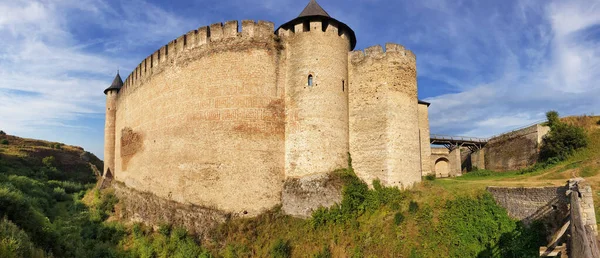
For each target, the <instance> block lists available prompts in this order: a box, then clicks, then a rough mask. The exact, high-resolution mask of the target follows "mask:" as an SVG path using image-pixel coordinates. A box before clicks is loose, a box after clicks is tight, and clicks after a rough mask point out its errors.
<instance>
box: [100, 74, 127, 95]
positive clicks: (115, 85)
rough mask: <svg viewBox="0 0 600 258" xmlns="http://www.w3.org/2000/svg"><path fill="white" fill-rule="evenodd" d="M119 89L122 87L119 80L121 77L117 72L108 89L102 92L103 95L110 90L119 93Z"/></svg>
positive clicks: (121, 82)
mask: <svg viewBox="0 0 600 258" xmlns="http://www.w3.org/2000/svg"><path fill="white" fill-rule="evenodd" d="M121 87H123V80H122V79H121V75H119V72H117V76H115V79H114V80H113V82H112V84H111V85H110V87H108V88H106V90H104V94H106V93H107V92H108V91H111V90H117V91H119V90H120V89H121Z"/></svg>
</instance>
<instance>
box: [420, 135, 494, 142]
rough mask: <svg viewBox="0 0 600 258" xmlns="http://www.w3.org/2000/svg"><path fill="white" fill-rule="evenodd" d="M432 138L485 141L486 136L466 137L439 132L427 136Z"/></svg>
mask: <svg viewBox="0 0 600 258" xmlns="http://www.w3.org/2000/svg"><path fill="white" fill-rule="evenodd" d="M429 138H431V139H432V140H440V141H461V142H477V143H486V142H487V141H488V140H489V139H488V138H479V137H468V136H451V135H441V134H432V135H430V136H429Z"/></svg>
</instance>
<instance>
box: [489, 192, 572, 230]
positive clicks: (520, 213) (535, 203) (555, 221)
mask: <svg viewBox="0 0 600 258" xmlns="http://www.w3.org/2000/svg"><path fill="white" fill-rule="evenodd" d="M487 191H488V192H490V193H491V194H492V196H494V199H495V200H496V202H497V203H498V205H500V206H502V207H504V208H505V209H506V211H507V212H508V215H509V216H511V217H513V218H515V219H519V220H522V221H523V222H524V223H526V224H528V223H531V222H533V221H534V220H542V221H544V222H547V223H549V224H550V225H552V226H553V228H555V229H556V228H559V227H560V226H562V222H563V219H564V218H566V217H567V214H568V212H569V208H568V200H567V195H566V191H567V188H566V187H564V186H561V187H529V188H524V187H493V186H490V187H488V188H487Z"/></svg>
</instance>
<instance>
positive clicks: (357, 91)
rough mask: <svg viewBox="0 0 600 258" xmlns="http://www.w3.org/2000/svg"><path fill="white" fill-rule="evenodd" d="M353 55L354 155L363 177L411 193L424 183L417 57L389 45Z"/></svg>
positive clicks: (351, 120) (351, 141)
mask: <svg viewBox="0 0 600 258" xmlns="http://www.w3.org/2000/svg"><path fill="white" fill-rule="evenodd" d="M386 50H387V51H386V52H384V51H383V49H382V47H381V46H374V47H370V48H367V49H366V50H365V52H362V51H353V52H351V53H350V62H349V74H350V85H349V89H350V93H349V106H350V110H349V116H350V119H349V120H350V153H351V154H352V160H353V166H354V168H355V171H356V173H357V175H358V176H359V177H361V178H362V179H364V180H365V181H366V182H369V183H370V182H371V181H372V180H373V179H375V178H379V179H380V180H381V181H382V183H384V184H385V185H395V186H400V187H409V186H411V185H413V184H414V183H416V182H420V181H421V161H420V153H419V151H418V150H419V149H420V142H419V117H418V104H417V102H418V100H417V77H416V76H417V71H416V57H415V55H414V54H413V53H412V52H410V51H409V50H406V49H404V47H402V46H401V45H397V44H386Z"/></svg>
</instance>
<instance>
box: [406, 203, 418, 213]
mask: <svg viewBox="0 0 600 258" xmlns="http://www.w3.org/2000/svg"><path fill="white" fill-rule="evenodd" d="M417 211H419V204H418V203H417V202H415V201H410V203H409V204H408V212H410V213H412V214H415V213H416V212H417Z"/></svg>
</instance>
